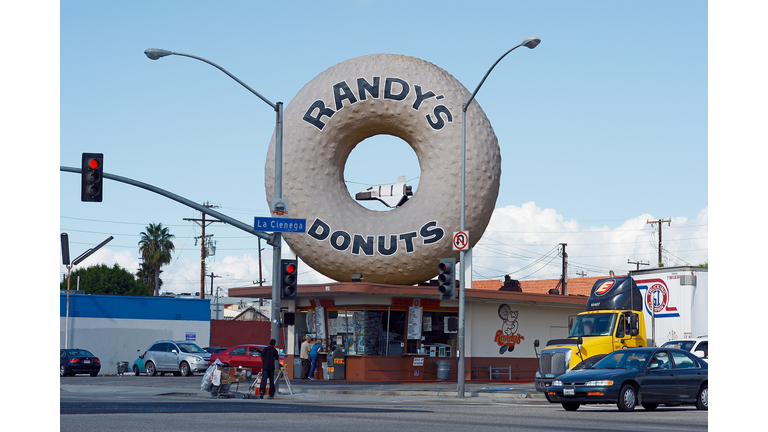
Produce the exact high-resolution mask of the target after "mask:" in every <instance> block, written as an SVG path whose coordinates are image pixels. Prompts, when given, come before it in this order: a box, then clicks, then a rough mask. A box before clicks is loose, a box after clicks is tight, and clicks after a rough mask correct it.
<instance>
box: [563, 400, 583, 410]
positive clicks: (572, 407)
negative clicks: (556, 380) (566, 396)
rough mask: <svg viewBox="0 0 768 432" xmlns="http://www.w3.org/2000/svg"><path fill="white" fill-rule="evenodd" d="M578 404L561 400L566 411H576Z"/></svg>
mask: <svg viewBox="0 0 768 432" xmlns="http://www.w3.org/2000/svg"><path fill="white" fill-rule="evenodd" d="M580 406H581V404H580V403H577V402H563V409H565V410H566V411H576V410H577V409H579V407H580Z"/></svg>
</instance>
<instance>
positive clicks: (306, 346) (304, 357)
mask: <svg viewBox="0 0 768 432" xmlns="http://www.w3.org/2000/svg"><path fill="white" fill-rule="evenodd" d="M311 350H312V336H310V335H306V336H304V342H302V343H301V352H300V353H299V358H301V379H303V380H304V379H308V378H309V367H310V366H311V364H312V362H311V361H310V360H309V351H311Z"/></svg>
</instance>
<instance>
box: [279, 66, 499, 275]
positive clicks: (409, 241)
mask: <svg viewBox="0 0 768 432" xmlns="http://www.w3.org/2000/svg"><path fill="white" fill-rule="evenodd" d="M470 96H471V94H470V92H469V91H468V90H467V89H466V88H465V87H464V86H463V85H462V84H461V83H459V81H458V80H456V79H455V78H454V77H453V76H451V75H450V74H449V73H448V72H446V71H444V70H443V69H440V68H439V67H437V66H435V65H433V64H431V63H429V62H426V61H424V60H420V59H417V58H414V57H407V56H401V55H392V54H374V55H368V56H363V57H358V58H354V59H351V60H347V61H344V62H342V63H339V64H337V65H336V66H333V67H331V68H329V69H328V70H326V71H325V72H323V73H321V74H320V75H318V76H317V77H315V78H314V79H312V81H310V82H309V83H308V84H306V85H305V86H304V87H303V88H302V89H301V90H300V91H299V92H298V94H297V95H296V97H295V98H294V99H293V100H292V101H291V102H290V104H289V105H288V106H287V107H286V108H285V112H284V115H283V121H284V126H283V130H284V132H283V185H282V188H283V197H284V198H287V199H289V200H290V202H291V217H293V218H303V219H306V220H307V231H306V233H284V234H283V238H285V241H286V242H287V243H288V245H290V247H291V249H293V251H294V252H296V254H297V255H298V256H299V257H301V259H302V260H303V261H304V262H305V263H307V264H308V265H310V266H311V267H312V268H314V269H315V270H317V271H319V272H320V273H322V274H324V275H325V276H328V277H329V278H331V279H334V280H337V281H350V280H351V276H352V273H362V274H363V275H364V278H365V280H366V281H367V282H375V283H391V284H414V283H419V282H422V281H425V280H428V279H431V278H432V277H434V276H435V275H436V274H437V264H438V260H439V258H446V257H457V256H458V253H457V252H454V251H453V250H452V248H453V242H452V233H454V232H456V231H459V218H460V208H459V207H460V188H461V129H462V125H461V118H462V115H461V105H462V103H464V102H466V101H467V99H469V97H470ZM466 133H467V140H466V154H467V156H466V214H465V231H468V232H472V233H473V235H472V239H473V240H474V241H475V242H476V241H477V240H478V239H479V238H480V237H481V236H482V233H483V232H484V231H485V228H486V227H487V226H488V222H489V220H490V217H491V214H492V212H493V209H494V206H495V204H496V198H497V196H498V191H499V180H500V177H501V155H500V152H499V144H498V140H497V139H496V135H495V134H494V132H493V128H491V124H490V122H489V121H488V118H487V117H486V116H485V113H484V112H483V110H482V109H481V108H480V106H479V104H478V103H477V101H475V103H473V104H472V105H471V106H470V108H469V110H468V111H467V128H466ZM380 134H385V135H393V136H396V137H398V138H400V139H402V140H403V141H405V142H407V143H408V144H409V145H410V146H411V147H412V148H413V150H414V152H415V153H416V156H417V157H418V160H419V165H420V167H421V177H420V179H419V187H418V190H416V192H415V194H414V195H413V197H412V198H411V199H410V200H408V202H406V203H405V204H404V205H402V206H401V207H398V208H396V209H393V210H390V211H386V212H384V211H381V212H379V211H373V210H369V209H366V208H365V207H363V206H361V205H360V204H358V203H357V202H356V201H355V200H354V199H353V198H352V197H351V196H350V195H349V192H348V190H347V187H346V185H345V183H344V165H345V163H346V161H347V157H348V156H349V154H350V153H351V152H352V150H353V149H354V148H355V146H356V145H357V144H358V143H360V142H361V141H363V140H365V139H366V138H369V137H372V136H374V135H380ZM274 149H275V137H274V136H273V137H272V141H271V143H270V146H269V153H268V156H267V161H266V169H265V171H266V174H265V178H266V181H265V187H266V192H267V202H272V198H273V194H274V166H275V162H274V161H275V159H274V152H275V150H274ZM373 163H375V161H374V162H373ZM396 174H397V173H393V176H395V175H396ZM473 244H474V242H471V243H470V247H471V246H473Z"/></svg>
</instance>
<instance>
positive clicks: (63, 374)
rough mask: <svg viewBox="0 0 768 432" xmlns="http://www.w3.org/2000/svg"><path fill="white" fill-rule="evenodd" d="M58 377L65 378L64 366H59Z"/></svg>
mask: <svg viewBox="0 0 768 432" xmlns="http://www.w3.org/2000/svg"><path fill="white" fill-rule="evenodd" d="M59 375H60V376H67V370H66V369H65V368H64V365H59Z"/></svg>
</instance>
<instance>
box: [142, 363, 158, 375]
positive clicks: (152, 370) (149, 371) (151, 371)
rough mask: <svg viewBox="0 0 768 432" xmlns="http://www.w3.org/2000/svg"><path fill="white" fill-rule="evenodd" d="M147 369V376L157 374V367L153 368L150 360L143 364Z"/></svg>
mask: <svg viewBox="0 0 768 432" xmlns="http://www.w3.org/2000/svg"><path fill="white" fill-rule="evenodd" d="M144 367H145V368H146V369H147V375H148V376H155V375H157V369H155V364H154V363H152V362H147V364H146V365H145V366H144Z"/></svg>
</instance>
